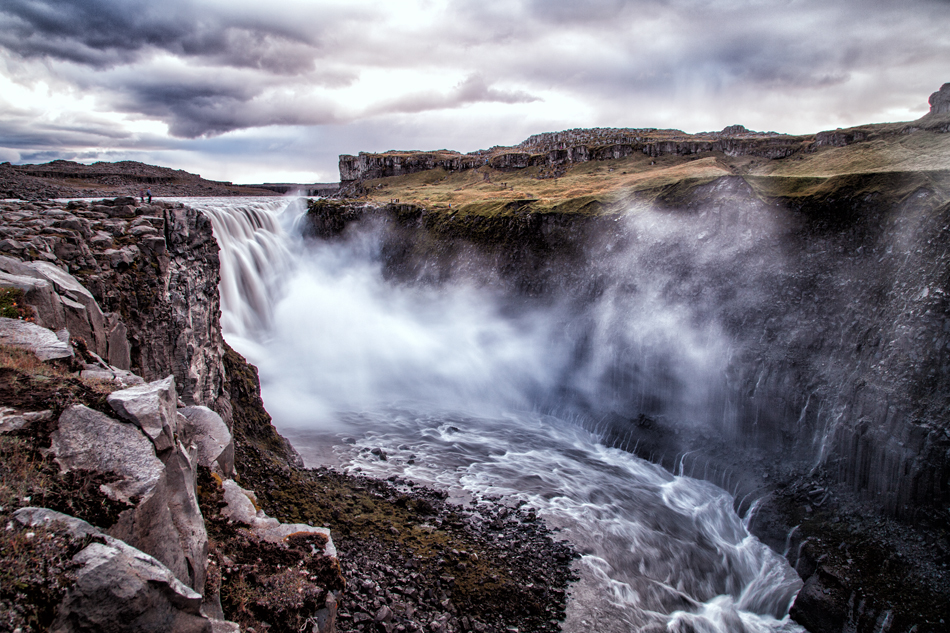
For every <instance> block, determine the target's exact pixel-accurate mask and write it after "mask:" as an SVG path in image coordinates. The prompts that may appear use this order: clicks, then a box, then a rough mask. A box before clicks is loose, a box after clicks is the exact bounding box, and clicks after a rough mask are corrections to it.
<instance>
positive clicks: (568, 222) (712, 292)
mask: <svg viewBox="0 0 950 633" xmlns="http://www.w3.org/2000/svg"><path fill="white" fill-rule="evenodd" d="M308 219H309V231H310V234H311V236H312V237H315V238H319V239H331V240H332V239H349V237H350V236H353V235H358V234H361V233H362V234H376V235H378V240H379V246H378V249H379V251H378V257H379V259H380V261H381V262H382V265H383V267H384V270H385V271H386V273H387V274H388V275H389V276H390V277H391V279H392V280H393V282H395V283H400V284H410V285H412V284H425V285H430V284H435V285H438V284H456V283H464V284H476V285H482V286H485V287H490V288H494V289H496V290H500V292H502V293H503V294H505V295H506V296H507V297H508V308H506V309H508V310H511V311H515V312H517V311H519V310H525V309H530V310H535V311H537V310H540V311H549V312H550V313H551V314H554V315H557V316H556V317H555V318H557V319H560V320H561V321H560V322H561V324H562V325H561V331H563V333H564V334H563V337H564V338H565V339H567V340H569V341H570V342H571V343H570V344H571V345H573V350H574V351H573V359H574V360H573V361H572V363H571V364H570V366H569V367H568V368H567V369H566V370H565V371H564V373H563V376H562V379H561V380H560V382H559V383H558V385H557V387H555V388H553V389H550V390H547V391H544V392H539V393H535V394H534V401H535V403H536V404H537V406H538V407H539V408H541V409H542V410H547V411H551V412H554V413H556V414H557V415H561V416H567V417H571V416H575V417H576V418H577V419H580V420H586V422H585V424H587V425H588V426H589V427H590V428H592V429H594V430H596V431H598V432H600V433H602V434H603V437H604V438H605V440H604V441H605V442H606V443H608V444H609V445H613V446H617V447H620V448H624V449H626V450H630V451H633V452H635V453H636V454H638V455H640V456H642V457H644V458H646V459H650V460H651V461H654V462H658V463H660V464H662V465H664V466H665V467H666V468H667V469H669V470H671V471H673V472H682V473H683V474H687V475H693V476H696V477H705V478H708V479H710V480H712V481H713V482H714V483H717V484H719V485H721V486H722V487H724V488H726V489H728V490H729V491H730V492H733V493H735V497H736V503H737V507H738V509H739V510H740V511H743V512H744V511H747V510H748V509H749V506H750V505H751V504H752V503H753V501H756V500H758V501H757V508H758V509H757V515H756V517H757V518H756V519H754V520H753V524H752V527H753V530H754V531H755V533H756V534H757V535H758V536H759V537H760V538H762V539H763V540H765V541H766V542H767V543H769V544H770V545H772V546H773V547H774V548H775V549H776V550H777V551H780V552H782V551H785V552H786V553H787V554H788V555H789V560H790V562H792V563H793V564H797V565H798V571H799V573H800V574H801V575H802V577H803V578H805V579H806V589H805V590H804V591H803V592H802V594H801V597H800V598H799V600H798V602H797V603H796V607H795V609H793V615H794V616H795V617H796V619H798V621H799V622H802V623H804V624H806V625H807V626H808V627H809V630H812V631H822V632H823V631H839V630H851V629H847V626H854V627H856V628H855V630H861V631H865V630H866V631H877V630H880V627H881V626H882V623H887V628H888V629H889V630H911V627H912V626H914V625H915V624H916V623H918V622H921V621H923V619H925V616H924V615H922V614H924V613H928V614H929V613H930V611H929V610H931V609H932V608H933V606H934V605H936V604H941V603H943V599H942V598H941V596H944V595H946V594H947V591H948V586H947V585H948V577H947V574H946V571H945V569H946V565H947V563H948V561H950V557H948V554H950V543H948V541H947V533H946V530H945V528H944V527H942V526H945V525H946V524H947V523H946V521H947V508H948V502H950V451H948V449H950V426H948V421H947V419H946V413H945V412H946V411H947V410H948V405H950V402H948V395H947V394H948V393H950V384H948V381H950V321H948V318H947V314H948V309H947V308H948V306H947V303H946V302H947V292H948V291H950V290H948V287H947V284H948V282H950V278H948V271H950V259H948V251H947V245H948V243H950V242H948V238H950V234H948V231H950V173H948V172H946V171H936V172H924V173H907V172H904V173H878V174H853V175H844V176H838V177H831V178H822V179H813V180H807V179H786V180H780V179H771V178H762V177H754V176H748V177H740V176H727V177H720V178H715V179H696V180H691V181H683V182H680V183H677V184H676V185H674V186H671V187H668V188H665V189H663V190H661V191H651V192H644V195H643V200H642V203H641V204H637V203H636V201H634V202H633V203H632V204H631V205H630V206H629V207H627V208H624V209H618V208H610V207H601V208H600V209H599V210H598V211H597V212H593V213H557V212H533V211H532V210H531V206H530V204H528V205H525V204H516V203H515V204H510V205H508V206H507V207H504V208H501V209H500V210H498V211H497V212H495V213H466V212H465V211H464V210H462V211H458V212H452V211H447V210H445V209H428V208H426V207H424V206H422V205H417V204H412V203H399V204H389V205H385V204H374V203H364V202H359V201H331V200H319V201H314V202H312V203H311V205H310V212H309V214H308ZM605 314H606V315H612V316H609V317H607V318H606V320H605V317H604V315H605ZM670 320H672V322H673V323H674V324H675V325H673V326H670V327H669V328H668V329H666V330H664V329H663V328H664V327H666V326H664V325H662V324H663V323H664V322H669V321H670ZM656 323H660V324H661V325H660V326H657V327H659V328H660V334H659V336H658V338H657V337H653V334H654V333H653V332H651V331H650V330H649V328H650V327H653V326H654V325H655V324H656ZM651 337H653V338H651ZM694 366H695V367H694ZM696 367H698V369H697V368H696ZM846 516H851V517H852V518H851V519H847V518H842V517H846ZM854 517H858V518H854ZM861 517H867V519H866V522H865V519H862V518H861ZM881 521H884V522H890V521H896V523H895V524H894V525H903V526H905V527H908V528H909V529H911V530H917V529H918V528H919V529H920V530H922V531H921V532H920V533H917V532H912V534H913V535H912V536H908V537H907V539H905V544H906V541H910V542H913V543H914V545H913V546H912V547H911V548H910V549H907V548H906V547H905V546H904V545H900V546H898V545H894V541H888V540H887V538H885V537H884V536H883V535H884V534H885V533H889V534H897V533H899V532H900V530H901V529H902V528H895V527H893V525H891V523H887V525H891V527H887V528H882V527H881V525H884V524H882V523H881ZM795 526H799V528H798V529H797V530H795V531H793V532H792V535H791V536H789V530H790V529H791V528H793V527H795ZM902 538H903V537H902ZM918 538H919V539H920V540H919V541H918V540H917V539H918ZM869 543H871V544H869ZM911 550H913V551H914V552H916V554H912V553H908V552H910V551H911ZM846 551H847V552H848V554H847V555H846V556H844V555H842V554H841V553H842V552H846ZM858 551H861V552H863V554H860V556H861V557H862V558H861V559H860V560H861V566H862V569H864V570H865V571H864V572H862V573H863V574H865V576H864V577H865V578H866V577H868V576H867V575H870V576H872V577H876V576H878V574H880V577H881V578H884V577H890V578H892V579H893V578H894V576H891V574H894V573H897V576H899V577H901V578H902V581H903V582H905V583H906V587H910V586H914V587H915V589H914V590H909V591H905V590H903V589H896V588H895V587H897V584H895V583H894V582H893V580H890V581H888V583H890V584H889V585H888V586H883V585H884V583H883V581H882V583H881V585H882V586H875V587H871V586H869V585H871V584H874V583H867V582H865V581H862V580H860V577H858V576H856V575H855V574H856V572H855V567H856V564H855V563H854V562H853V559H858V557H859V554H857V553H855V552H858ZM839 559H840V560H839ZM815 561H818V562H817V563H816V562H815ZM822 561H823V562H822ZM911 561H913V562H911ZM896 569H900V570H901V571H900V572H895V571H894V570H896ZM868 570H873V571H868ZM911 578H912V579H913V580H908V579H911ZM898 584H899V583H898ZM859 585H863V586H859ZM921 587H923V588H924V589H921ZM931 592H933V593H931ZM921 596H926V597H921ZM858 604H860V605H862V606H861V607H860V613H859V612H858V611H859V609H858V606H857V605H858ZM849 605H850V606H849ZM901 605H903V606H901ZM938 611H939V609H938ZM926 617H932V614H930V615H929V616H926ZM937 620H939V617H937ZM937 620H934V622H936V621H937ZM848 622H851V624H848ZM935 630H936V629H935Z"/></svg>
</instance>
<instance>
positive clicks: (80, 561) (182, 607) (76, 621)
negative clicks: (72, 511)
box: [14, 508, 213, 633]
mask: <svg viewBox="0 0 950 633" xmlns="http://www.w3.org/2000/svg"><path fill="white" fill-rule="evenodd" d="M14 517H15V519H16V520H17V521H18V522H20V523H21V524H23V525H26V526H30V527H39V526H44V527H47V528H50V529H62V530H64V531H66V532H67V533H69V534H70V535H71V536H73V537H74V538H83V537H91V538H92V539H93V540H94V542H93V543H91V544H89V545H88V546H86V547H85V548H84V549H82V550H81V551H80V552H79V553H78V554H76V556H74V557H73V562H74V563H76V564H77V565H79V569H78V570H77V571H76V572H75V584H73V586H71V587H70V588H69V589H68V591H67V592H66V596H65V598H64V599H63V602H62V603H61V604H60V607H59V609H58V615H57V619H56V621H55V622H54V623H53V625H52V626H51V627H50V631H53V632H56V633H66V632H80V631H90V632H91V631H97V632H102V633H112V632H115V633H119V632H120V631H121V632H133V631H134V632H137V633H159V632H164V631H176V632H177V631H181V632H182V633H211V632H212V630H213V625H212V622H211V621H210V620H209V619H207V618H206V617H204V616H203V615H202V614H201V612H200V608H201V595H200V594H199V593H197V592H195V591H193V590H192V589H190V588H188V587H187V586H185V585H184V584H182V583H181V582H180V581H179V580H178V579H177V578H176V577H175V575H174V574H173V573H172V572H171V570H169V569H168V568H167V567H166V566H164V565H162V564H161V562H159V561H158V560H156V559H155V558H153V557H152V556H149V555H148V554H146V553H144V552H142V551H140V550H138V549H136V548H134V547H131V546H130V545H128V544H127V543H124V542H122V541H121V540H119V539H116V538H111V537H109V536H108V535H105V534H103V533H102V532H100V531H99V530H97V529H96V528H94V527H93V526H91V525H89V524H88V523H86V522H85V521H81V520H80V519H76V518H74V517H70V516H68V515H65V514H61V513H59V512H53V511H52V510H46V509H44V508H21V509H20V510H17V512H16V513H15V514H14Z"/></svg>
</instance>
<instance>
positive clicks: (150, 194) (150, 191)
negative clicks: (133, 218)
mask: <svg viewBox="0 0 950 633" xmlns="http://www.w3.org/2000/svg"><path fill="white" fill-rule="evenodd" d="M145 195H147V196H148V203H149V204H152V188H151V187H149V188H148V189H147V190H146V191H145Z"/></svg>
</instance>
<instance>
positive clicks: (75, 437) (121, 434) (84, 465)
mask: <svg viewBox="0 0 950 633" xmlns="http://www.w3.org/2000/svg"><path fill="white" fill-rule="evenodd" d="M51 440H52V443H51V448H52V451H53V454H54V455H55V456H56V461H57V463H59V465H60V467H61V468H62V469H63V470H64V471H69V470H88V471H92V472H99V473H115V474H116V475H119V476H120V477H121V479H120V480H119V481H116V482H114V483H111V484H103V492H105V493H106V494H107V495H109V496H110V497H112V498H113V499H117V500H119V501H124V502H126V503H133V499H134V500H136V502H137V500H139V499H142V498H145V497H147V496H149V494H150V493H151V492H152V491H153V490H154V489H155V487H156V486H157V485H158V483H159V481H160V480H161V479H162V477H163V475H164V472H165V466H164V464H162V462H161V461H159V459H158V458H157V457H156V456H155V449H154V447H153V446H152V443H151V442H150V441H149V439H148V438H147V437H145V436H144V435H143V434H142V432H141V431H140V430H139V429H138V428H136V427H134V426H132V425H130V424H123V423H122V422H119V421H117V420H113V419H112V418H110V417H109V416H107V415H105V414H104V413H99V412H98V411H95V410H93V409H90V408H88V407H85V406H83V405H75V406H72V407H69V408H68V409H66V410H65V411H63V414H62V415H60V416H59V428H58V429H57V430H56V431H55V432H54V433H53V435H52V438H51Z"/></svg>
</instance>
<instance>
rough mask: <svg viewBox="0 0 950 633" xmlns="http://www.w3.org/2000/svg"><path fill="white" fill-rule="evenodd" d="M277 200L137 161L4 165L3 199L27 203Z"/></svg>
mask: <svg viewBox="0 0 950 633" xmlns="http://www.w3.org/2000/svg"><path fill="white" fill-rule="evenodd" d="M146 188H151V190H152V195H153V196H164V197H171V196H273V195H278V192H275V191H274V190H271V189H265V188H261V187H257V186H254V185H235V184H233V183H230V182H222V181H217V180H207V179H205V178H202V177H201V176H199V175H198V174H192V173H189V172H187V171H184V170H181V169H171V168H169V167H159V166H156V165H147V164H145V163H140V162H136V161H128V160H127V161H119V162H115V163H107V162H97V163H93V164H91V165H83V164H82V163H76V162H73V161H68V160H54V161H52V162H49V163H43V164H37V165H34V164H27V165H11V164H10V163H0V198H20V199H24V200H34V199H49V198H96V197H113V196H137V195H138V193H139V191H140V190H141V189H146Z"/></svg>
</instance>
